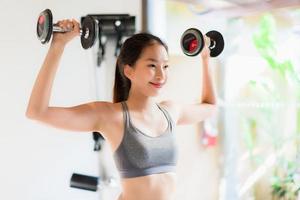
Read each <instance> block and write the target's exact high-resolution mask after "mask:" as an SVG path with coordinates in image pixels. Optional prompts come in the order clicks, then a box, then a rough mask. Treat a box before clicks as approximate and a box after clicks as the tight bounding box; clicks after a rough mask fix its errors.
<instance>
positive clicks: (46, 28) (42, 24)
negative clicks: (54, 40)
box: [36, 9, 53, 44]
mask: <svg viewBox="0 0 300 200" xmlns="http://www.w3.org/2000/svg"><path fill="white" fill-rule="evenodd" d="M52 20H53V17H52V12H51V10H49V9H46V10H44V11H43V12H41V13H40V15H39V18H38V21H37V26H36V32H37V37H38V39H39V40H40V41H41V43H42V44H45V43H47V42H49V40H50V38H51V35H52V30H53V27H52V26H53V25H52Z"/></svg>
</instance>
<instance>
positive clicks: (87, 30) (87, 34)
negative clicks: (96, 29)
mask: <svg viewBox="0 0 300 200" xmlns="http://www.w3.org/2000/svg"><path fill="white" fill-rule="evenodd" d="M72 30H73V29H63V28H62V27H60V26H58V25H53V32H56V33H66V32H70V31H72ZM89 32H90V31H89V29H86V31H85V35H84V37H85V38H88V37H89ZM82 33H83V31H82V28H80V35H82Z"/></svg>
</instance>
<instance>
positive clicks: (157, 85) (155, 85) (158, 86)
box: [150, 82, 164, 88]
mask: <svg viewBox="0 0 300 200" xmlns="http://www.w3.org/2000/svg"><path fill="white" fill-rule="evenodd" d="M150 84H151V85H153V86H154V87H156V88H161V87H162V86H163V85H164V84H163V83H152V82H150Z"/></svg>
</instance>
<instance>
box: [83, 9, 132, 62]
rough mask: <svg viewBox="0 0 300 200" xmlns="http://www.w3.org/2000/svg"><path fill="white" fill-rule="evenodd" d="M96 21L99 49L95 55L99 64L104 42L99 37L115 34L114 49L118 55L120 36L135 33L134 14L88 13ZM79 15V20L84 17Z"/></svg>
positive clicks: (102, 54) (120, 42) (102, 56)
mask: <svg viewBox="0 0 300 200" xmlns="http://www.w3.org/2000/svg"><path fill="white" fill-rule="evenodd" d="M86 16H91V17H93V18H94V19H95V20H97V22H98V26H99V31H98V39H99V50H98V57H97V66H100V65H101V61H102V60H103V58H104V55H105V44H102V40H101V38H102V37H103V36H116V50H115V56H118V54H119V51H120V48H121V46H122V38H123V37H124V36H131V35H133V34H134V33H135V31H136V28H135V16H131V15H129V14H88V15H86ZM86 16H84V17H81V22H83V20H84V18H85V17H86Z"/></svg>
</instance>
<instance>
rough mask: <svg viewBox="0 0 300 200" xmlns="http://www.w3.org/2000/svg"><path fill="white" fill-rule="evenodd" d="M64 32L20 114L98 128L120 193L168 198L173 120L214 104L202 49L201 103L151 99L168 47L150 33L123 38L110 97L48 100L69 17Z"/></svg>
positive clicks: (194, 117) (163, 77) (186, 119)
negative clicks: (58, 103) (64, 102)
mask: <svg viewBox="0 0 300 200" xmlns="http://www.w3.org/2000/svg"><path fill="white" fill-rule="evenodd" d="M58 24H59V26H60V27H62V28H68V27H73V31H71V32H68V33H64V34H62V33H55V34H54V35H53V39H52V42H51V45H50V48H49V51H48V53H47V56H46V58H45V61H44V63H43V65H42V67H41V70H40V72H39V74H38V76H37V79H36V82H35V84H34V87H33V90H32V94H31V97H30V101H29V104H28V108H27V112H26V115H27V117H28V118H30V119H33V120H38V121H41V122H44V123H46V124H49V125H52V126H54V127H57V128H62V129H67V130H70V131H83V132H89V133H90V132H93V131H97V132H100V133H101V134H102V135H103V137H104V138H105V139H106V141H107V142H108V143H109V144H110V146H111V149H112V151H113V156H114V159H115V163H116V166H117V168H118V170H119V172H120V176H121V185H122V193H121V195H120V197H119V200H141V199H143V200H148V199H149V200H150V199H151V200H153V199H155V200H171V199H174V198H175V197H174V194H175V188H176V175H175V167H176V162H177V146H176V142H175V138H174V136H175V134H174V129H175V127H176V126H177V125H182V124H192V123H197V122H200V121H202V120H204V119H206V118H208V117H209V116H211V114H212V113H213V112H214V111H215V108H216V106H215V94H214V91H213V86H212V82H211V77H210V73H209V69H208V62H209V56H208V55H209V52H208V47H207V46H206V47H205V48H204V50H203V51H202V53H201V55H202V64H203V77H202V82H203V91H202V97H201V99H199V103H197V104H193V105H180V104H178V103H175V102H173V101H169V100H168V101H163V102H155V97H157V96H158V95H159V94H160V92H161V89H162V88H163V87H164V86H165V84H166V82H167V80H168V53H167V46H166V45H165V44H164V43H163V42H162V41H161V40H160V39H159V38H158V37H155V36H153V35H151V34H147V33H139V34H136V35H133V36H132V37H130V38H129V39H127V40H126V41H125V42H124V44H123V46H122V49H121V52H120V55H119V56H118V59H117V65H116V74H115V85H114V100H113V103H111V102H100V101H96V102H90V103H86V104H81V105H77V106H74V107H50V106H49V99H50V94H51V88H52V85H53V80H54V77H55V74H56V71H57V68H58V65H59V61H60V58H61V56H62V54H63V51H64V47H65V46H66V44H67V43H68V42H69V41H70V40H72V39H73V38H74V37H76V36H78V35H79V23H78V22H76V21H75V20H72V21H71V20H62V21H59V23H58Z"/></svg>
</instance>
